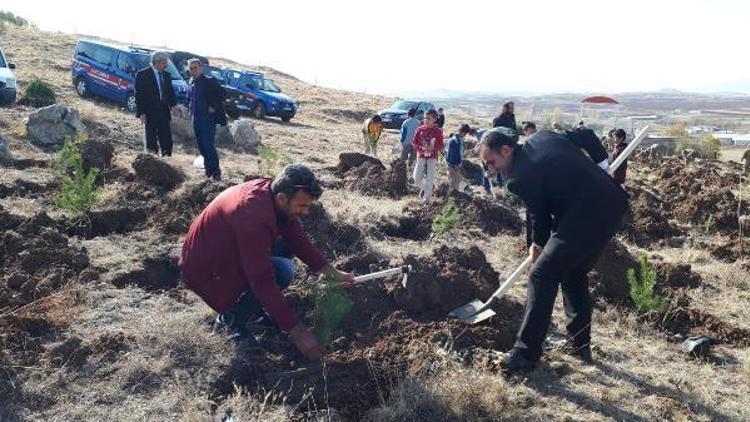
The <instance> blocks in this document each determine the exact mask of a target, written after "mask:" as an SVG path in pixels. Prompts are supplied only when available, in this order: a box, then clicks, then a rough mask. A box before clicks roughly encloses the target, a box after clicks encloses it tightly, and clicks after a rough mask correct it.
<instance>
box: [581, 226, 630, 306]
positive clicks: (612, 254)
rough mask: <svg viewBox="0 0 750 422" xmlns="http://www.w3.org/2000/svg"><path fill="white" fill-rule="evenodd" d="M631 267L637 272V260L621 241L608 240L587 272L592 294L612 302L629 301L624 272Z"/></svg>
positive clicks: (628, 288)
mask: <svg viewBox="0 0 750 422" xmlns="http://www.w3.org/2000/svg"><path fill="white" fill-rule="evenodd" d="M631 268H634V269H635V270H636V272H639V271H638V268H639V267H638V261H636V259H635V258H634V257H633V256H632V255H631V254H630V252H629V251H628V249H627V248H626V247H625V246H624V245H623V244H622V243H620V242H618V241H617V240H614V239H613V240H612V241H610V243H609V244H608V245H607V247H605V248H604V251H602V255H601V257H599V261H597V263H596V265H595V266H594V269H593V271H591V273H590V274H589V286H591V291H592V295H593V296H594V297H596V298H603V299H605V300H607V301H609V302H612V303H617V304H625V303H629V302H630V287H629V286H628V280H627V277H626V275H625V273H626V272H627V271H628V270H629V269H631Z"/></svg>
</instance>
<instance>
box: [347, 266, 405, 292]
mask: <svg viewBox="0 0 750 422" xmlns="http://www.w3.org/2000/svg"><path fill="white" fill-rule="evenodd" d="M411 270H412V268H411V265H404V266H403V267H396V268H391V269H389V270H383V271H378V272H375V273H371V274H365V275H360V276H357V277H354V284H353V285H355V286H356V285H357V284H361V283H364V282H365V281H370V280H377V279H379V278H388V277H392V276H394V275H400V274H403V275H404V278H402V279H401V286H403V287H406V279H407V277H408V276H409V273H410V272H411Z"/></svg>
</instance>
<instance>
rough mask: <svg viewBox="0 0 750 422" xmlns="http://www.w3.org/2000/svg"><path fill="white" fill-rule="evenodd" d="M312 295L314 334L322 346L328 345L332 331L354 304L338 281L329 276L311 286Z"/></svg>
mask: <svg viewBox="0 0 750 422" xmlns="http://www.w3.org/2000/svg"><path fill="white" fill-rule="evenodd" d="M312 294H313V296H314V297H315V311H314V313H313V319H314V320H315V333H316V334H317V335H318V339H319V340H320V341H321V342H322V343H323V344H325V345H328V344H329V343H330V342H331V340H332V338H331V337H332V335H333V332H334V330H336V328H338V326H339V324H340V323H341V321H342V320H343V319H344V317H345V316H346V314H348V313H349V311H350V310H351V309H352V306H353V305H354V303H353V302H352V300H351V298H350V297H349V295H348V294H347V293H346V291H345V290H344V287H343V286H342V285H341V283H340V282H339V280H338V279H337V278H335V277H331V276H326V277H323V279H322V280H321V281H320V282H319V283H316V284H313V286H312Z"/></svg>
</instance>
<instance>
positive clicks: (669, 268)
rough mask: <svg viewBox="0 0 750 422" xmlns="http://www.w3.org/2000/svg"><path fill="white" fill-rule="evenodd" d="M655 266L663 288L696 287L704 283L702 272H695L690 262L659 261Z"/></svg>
mask: <svg viewBox="0 0 750 422" xmlns="http://www.w3.org/2000/svg"><path fill="white" fill-rule="evenodd" d="M654 267H655V269H656V274H657V275H658V277H659V285H660V286H661V287H663V288H671V289H678V288H696V287H700V285H701V284H702V283H703V279H702V278H701V276H700V274H698V273H695V272H693V270H692V267H691V266H690V264H670V263H667V262H657V263H654Z"/></svg>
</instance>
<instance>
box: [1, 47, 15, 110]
mask: <svg viewBox="0 0 750 422" xmlns="http://www.w3.org/2000/svg"><path fill="white" fill-rule="evenodd" d="M15 68H16V65H15V64H13V63H8V60H7V59H6V58H5V54H3V51H2V50H0V104H13V103H15V102H16V75H14V74H13V69H15Z"/></svg>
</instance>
